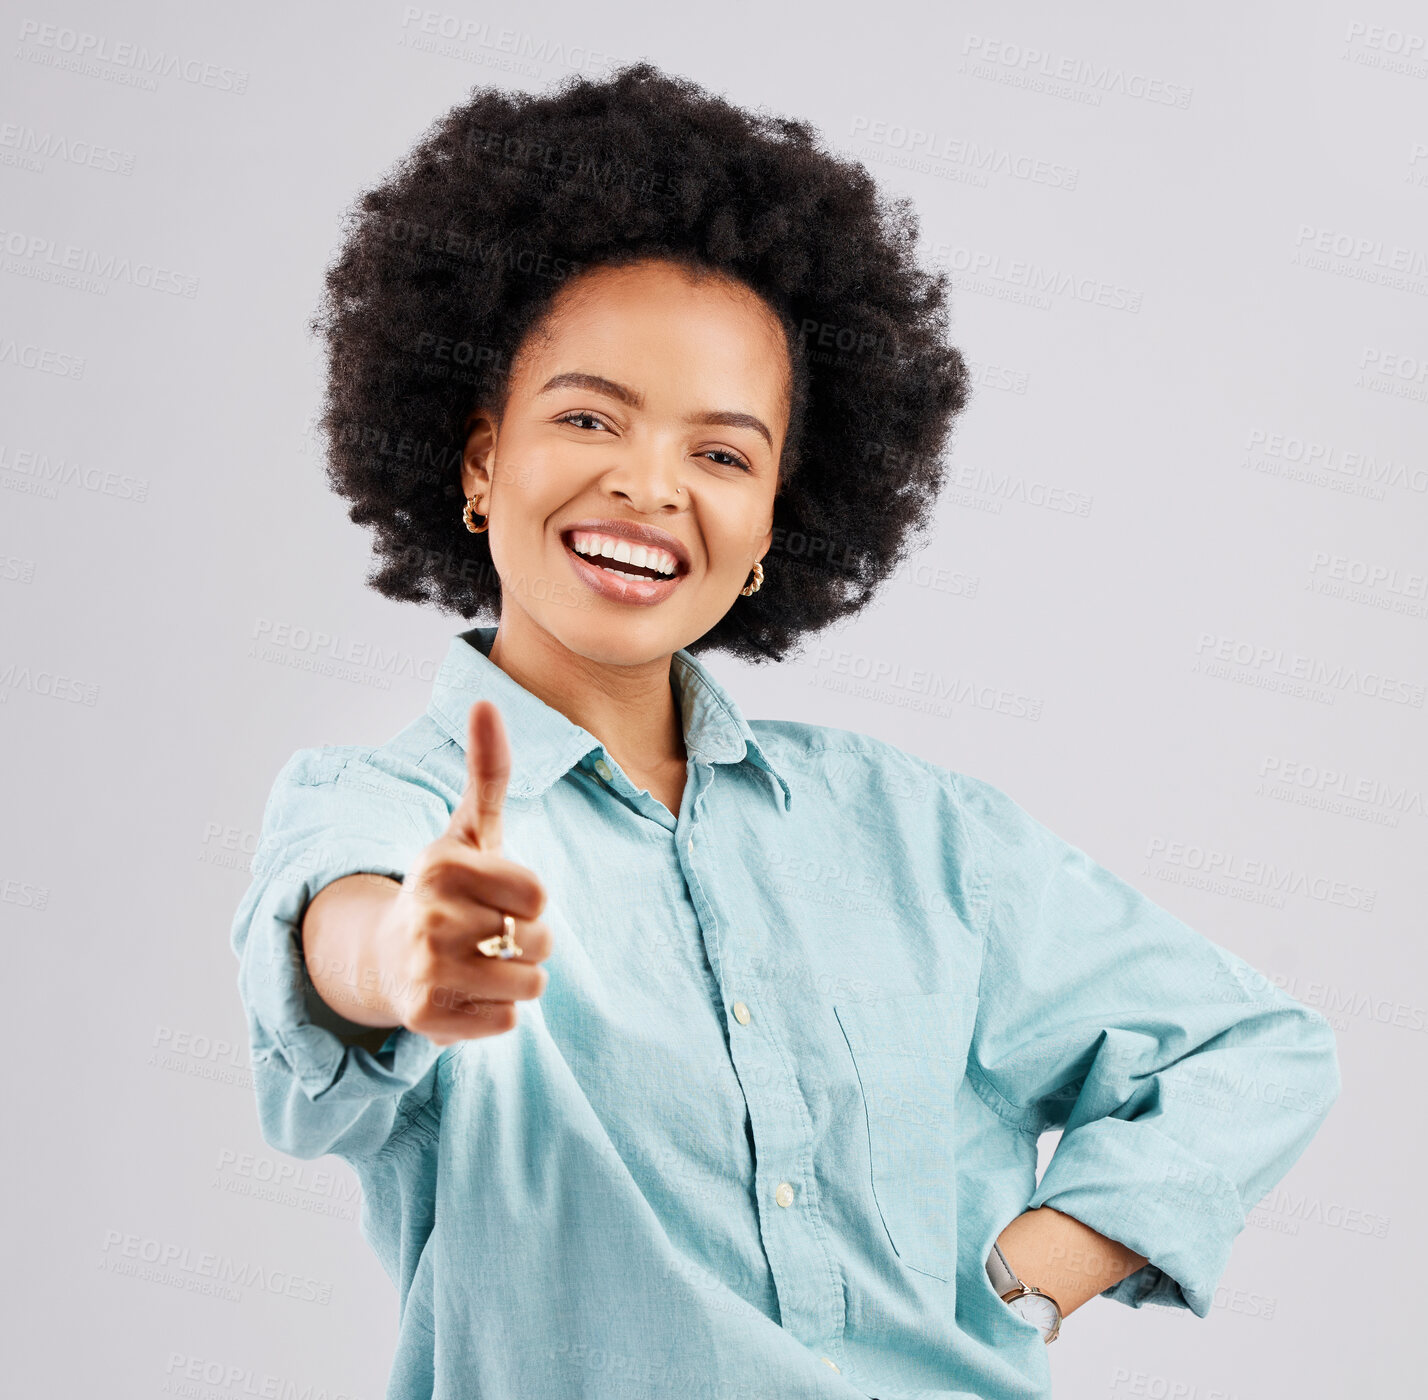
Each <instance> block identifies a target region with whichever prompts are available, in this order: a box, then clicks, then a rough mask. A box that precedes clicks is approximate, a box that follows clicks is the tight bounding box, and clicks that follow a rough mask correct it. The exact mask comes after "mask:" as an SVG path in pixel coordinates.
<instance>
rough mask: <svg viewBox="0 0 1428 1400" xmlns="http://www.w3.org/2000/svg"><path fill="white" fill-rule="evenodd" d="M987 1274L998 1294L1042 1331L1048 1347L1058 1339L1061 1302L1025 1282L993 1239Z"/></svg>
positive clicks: (1003, 1300)
mask: <svg viewBox="0 0 1428 1400" xmlns="http://www.w3.org/2000/svg"><path fill="white" fill-rule="evenodd" d="M987 1277H988V1278H989V1279H991V1281H992V1287H993V1288H995V1289H996V1290H997V1297H999V1298H1000V1299H1001V1300H1002V1302H1004V1303H1005V1304H1006V1305H1007V1307H1009V1308H1011V1309H1013V1310H1014V1311H1015V1312H1017V1313H1019V1314H1020V1315H1021V1316H1022V1317H1024V1318H1025V1319H1026V1320H1027V1321H1028V1322H1029V1323H1031V1325H1032V1326H1033V1327H1035V1328H1036V1329H1037V1330H1038V1331H1039V1332H1040V1333H1041V1340H1042V1341H1043V1342H1045V1343H1046V1344H1047V1345H1048V1346H1049V1345H1050V1344H1051V1343H1052V1342H1054V1341H1055V1340H1056V1337H1057V1334H1058V1333H1059V1332H1060V1331H1061V1304H1060V1303H1058V1302H1057V1301H1056V1299H1055V1298H1053V1297H1052V1296H1051V1295H1050V1294H1049V1293H1043V1292H1042V1291H1041V1289H1039V1288H1036V1287H1034V1286H1033V1285H1031V1284H1029V1283H1023V1282H1022V1281H1021V1280H1020V1279H1019V1278H1018V1277H1017V1276H1016V1271H1015V1270H1014V1269H1013V1268H1012V1266H1011V1265H1010V1264H1008V1263H1007V1257H1006V1255H1005V1254H1003V1253H1002V1247H1001V1245H999V1244H997V1243H996V1241H993V1242H992V1252H991V1253H990V1254H989V1255H987Z"/></svg>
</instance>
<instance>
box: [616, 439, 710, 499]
mask: <svg viewBox="0 0 1428 1400" xmlns="http://www.w3.org/2000/svg"><path fill="white" fill-rule="evenodd" d="M682 465H683V463H682V459H681V458H680V456H679V454H678V452H677V451H671V449H670V448H669V447H668V446H664V447H662V446H661V445H660V444H659V443H657V442H653V441H650V442H645V443H634V442H629V441H627V442H625V443H623V444H621V446H620V450H619V461H618V462H616V463H615V464H614V465H612V466H611V467H610V468H609V470H608V471H606V473H605V475H604V477H603V479H602V482H601V485H602V486H603V488H604V489H605V490H606V491H608V492H609V493H610V495H612V496H614V497H616V498H617V499H620V500H623V501H626V502H628V504H629V508H630V509H631V510H632V511H634V512H635V513H636V514H638V515H655V514H657V513H658V512H659V511H661V510H665V509H669V508H673V509H676V510H677V509H679V508H680V507H681V506H683V505H685V504H686V503H687V502H688V500H689V496H688V493H686V492H683V491H682V490H681V488H682V487H683V485H684V481H683V473H682V471H681V467H682Z"/></svg>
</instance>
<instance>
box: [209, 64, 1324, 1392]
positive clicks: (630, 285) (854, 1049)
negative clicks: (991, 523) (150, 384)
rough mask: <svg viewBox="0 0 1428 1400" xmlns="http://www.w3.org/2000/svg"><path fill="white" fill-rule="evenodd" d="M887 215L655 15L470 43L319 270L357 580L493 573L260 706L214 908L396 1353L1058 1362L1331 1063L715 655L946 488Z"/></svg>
mask: <svg viewBox="0 0 1428 1400" xmlns="http://www.w3.org/2000/svg"><path fill="white" fill-rule="evenodd" d="M915 236H916V224H915V220H914V219H913V216H912V214H911V213H910V211H909V210H908V209H907V208H906V207H905V206H902V205H889V204H887V203H885V202H883V201H880V200H879V198H878V196H877V192H876V189H875V187H874V186H873V184H872V182H871V180H870V179H869V177H868V176H867V174H866V172H865V171H863V170H862V169H861V167H859V166H857V165H855V164H851V163H846V162H843V161H841V160H839V159H837V158H835V157H834V156H832V155H830V154H828V153H826V152H824V151H822V150H821V149H820V148H819V147H818V146H817V144H816V142H815V140H814V138H813V134H812V132H811V130H810V129H809V128H808V127H806V126H804V125H802V124H799V123H792V122H783V121H776V120H771V119H763V118H760V117H756V116H754V115H751V114H749V113H745V112H741V111H739V110H737V109H735V108H733V107H730V106H729V105H727V104H726V103H724V102H723V101H721V100H719V99H717V98H715V97H712V96H711V95H709V94H708V93H705V92H703V91H702V90H700V89H698V88H696V87H694V86H693V85H691V84H688V83H684V82H681V81H677V80H674V79H671V78H668V77H666V76H664V75H662V74H660V73H658V72H657V71H656V70H654V69H653V68H651V67H649V66H648V65H645V64H638V65H634V66H632V67H629V68H626V69H624V70H622V71H620V72H617V73H616V74H614V75H613V77H611V78H610V79H609V80H608V81H605V82H600V83H594V82H589V81H585V80H572V81H570V82H568V83H567V84H566V85H565V86H564V87H562V88H561V89H559V90H557V91H556V92H554V93H552V94H546V95H540V96H535V97H531V96H523V95H519V94H506V93H501V92H497V91H478V92H477V93H475V94H474V95H473V97H472V99H471V100H470V101H469V102H468V103H467V104H466V105H465V106H463V107H460V108H457V109H456V110H454V111H453V112H451V113H450V114H449V115H448V116H447V117H446V118H445V119H444V120H443V121H442V122H440V123H439V124H438V125H437V126H436V127H435V128H434V129H433V130H432V131H431V132H430V133H428V135H427V136H426V138H425V139H424V140H423V141H422V143H421V144H420V145H419V146H418V147H417V148H416V150H415V151H414V152H413V153H412V154H411V155H410V156H409V157H408V159H407V160H406V161H405V162H403V163H402V165H401V166H400V167H399V168H398V170H397V171H396V172H395V173H394V174H393V175H392V176H391V178H390V179H388V180H387V181H386V182H385V183H384V184H383V185H381V186H380V187H379V188H378V189H376V190H374V191H372V192H371V193H369V194H368V195H366V196H365V198H364V199H363V201H362V204H361V210H360V213H359V216H358V218H357V221H356V223H355V226H354V227H353V229H352V230H351V231H350V233H349V236H348V240H347V242H346V244H345V246H344V248H343V250H342V253H341V256H340V258H339V260H338V261H337V263H336V264H335V265H334V267H333V268H332V270H331V271H330V273H329V278H328V292H329V295H328V299H327V302H326V306H325V314H324V317H323V319H322V320H321V321H320V322H319V325H320V328H321V329H322V330H323V332H324V333H325V335H326V337H327V342H328V346H329V350H330V355H331V378H330V388H329V398H328V405H327V417H326V426H327V430H328V433H329V438H330V443H331V457H330V461H331V468H330V470H331V475H332V480H333V483H334V485H335V486H336V488H337V489H338V490H339V491H341V492H342V493H343V494H344V495H345V496H346V497H347V498H348V499H349V500H350V501H351V502H352V510H351V515H352V518H353V519H354V520H357V521H359V522H360V523H364V524H370V525H372V526H373V527H374V528H375V530H376V534H377V544H378V548H379V550H380V552H381V554H382V556H383V560H384V562H383V565H382V567H381V568H380V569H379V570H378V571H377V572H376V573H375V574H374V576H373V578H372V580H371V581H372V582H373V583H374V585H375V586H376V587H377V588H378V589H380V590H381V591H382V592H383V593H384V594H386V595H387V596H389V597H393V598H402V599H408V600H413V601H431V602H435V603H436V604H438V605H439V606H441V607H443V608H445V609H448V610H451V611H454V612H457V613H459V614H461V615H462V616H465V617H468V618H469V617H471V616H474V615H479V614H482V613H486V614H487V615H491V614H494V615H495V616H496V617H497V618H498V622H497V625H495V626H476V627H473V628H472V629H470V630H469V631H465V632H462V633H460V634H459V635H457V636H456V637H455V638H454V639H453V640H452V642H451V645H450V650H449V653H448V655H447V658H446V661H445V664H444V665H443V667H442V669H441V672H440V674H439V676H438V678H437V681H436V684H435V688H434V693H433V696H432V700H431V704H430V707H429V708H428V710H427V712H426V713H425V714H424V715H422V716H421V717H420V718H418V719H416V720H415V721H414V722H413V723H411V724H410V725H408V726H407V727H406V728H405V729H403V730H402V731H401V732H400V733H398V734H397V735H395V736H394V737H393V738H391V739H390V740H388V741H387V742H386V743H384V744H381V745H379V746H376V747H372V748H368V747H361V746H344V747H336V746H327V747H321V748H310V749H303V750H300V751H299V752H297V753H296V754H294V755H293V757H292V758H291V759H290V760H289V762H288V763H287V764H286V766H285V767H284V768H283V769H282V771H281V772H280V773H279V775H278V778H277V781H276V783H275V785H274V788H273V791H272V795H271V797H270V799H269V802H268V805H267V809H266V812H265V815H264V820H263V832H262V840H261V845H260V849H259V852H258V855H257V858H256V860H255V863H254V880H253V884H252V886H251V888H250V889H249V891H248V894H247V896H246V897H245V899H244V902H243V905H242V907H241V908H240V909H239V911H238V914H237V917H236V920H235V923H234V928H233V946H234V949H235V951H236V952H237V954H238V955H239V958H240V960H241V975H240V983H241V988H242V992H243V996H244V1002H245V1006H246V1008H247V1012H248V1017H249V1026H250V1031H251V1036H252V1051H253V1061H254V1066H255V1080H256V1090H257V1099H258V1108H259V1115H260V1121H261V1126H262V1132H263V1136H264V1138H265V1139H266V1141H267V1142H268V1143H269V1144H271V1145H272V1146H274V1147H276V1148H279V1149H281V1150H283V1151H285V1152H288V1153H291V1154H293V1155H295V1156H298V1157H304V1158H310V1157H316V1156H319V1155H322V1154H324V1153H329V1152H331V1153H336V1154H337V1155H339V1156H341V1157H343V1158H345V1159H346V1160H347V1161H348V1162H350V1163H351V1165H352V1166H353V1168H354V1169H355V1171H356V1172H357V1174H358V1176H359V1177H360V1179H361V1183H362V1186H363V1190H364V1199H365V1206H364V1212H363V1218H362V1223H363V1229H364V1233H365V1234H366V1236H367V1238H368V1240H369V1241H370V1242H371V1244H372V1245H373V1247H374V1248H375V1249H376V1251H377V1252H378V1254H379V1256H380V1257H381V1260H382V1263H383V1264H384V1266H385V1267H386V1269H387V1271H388V1273H389V1274H390V1276H391V1278H392V1279H393V1281H394V1283H395V1284H396V1285H397V1287H398V1290H399V1293H400V1298H401V1330H400V1339H399V1343H398V1350H397V1355H396V1358H395V1363H394V1367H393V1371H392V1376H391V1379H390V1382H389V1388H388V1391H387V1394H388V1396H390V1397H403V1400H406V1398H407V1397H416V1396H423V1397H426V1396H437V1397H456V1396H474V1395H480V1396H482V1397H491V1398H494V1400H507V1398H508V1397H509V1400H516V1397H561V1396H575V1395H580V1396H645V1395H648V1396H670V1395H678V1396H686V1395H697V1396H704V1395H709V1396H751V1397H752V1396H777V1397H781V1398H782V1397H801V1396H808V1397H813V1396H824V1397H838V1396H848V1397H858V1396H869V1395H871V1396H877V1397H882V1400H897V1398H898V1397H912V1396H918V1397H925V1398H930V1397H940V1398H945V1400H954V1397H957V1398H958V1400H961V1398H964V1397H971V1396H975V1397H979V1400H1011V1398H1012V1397H1036V1396H1045V1395H1047V1394H1049V1382H1050V1376H1049V1371H1048V1367H1047V1360H1046V1351H1045V1344H1046V1342H1048V1341H1050V1340H1052V1339H1053V1338H1054V1337H1055V1336H1056V1334H1057V1331H1058V1329H1059V1328H1060V1327H1061V1326H1062V1325H1063V1323H1064V1321H1065V1319H1067V1318H1068V1317H1070V1315H1071V1314H1072V1313H1073V1312H1074V1311H1075V1310H1076V1309H1077V1308H1079V1307H1080V1306H1081V1305H1082V1304H1083V1303H1085V1302H1086V1301H1088V1300H1089V1299H1090V1298H1092V1297H1094V1296H1095V1295H1096V1294H1098V1293H1103V1294H1105V1295H1106V1296H1107V1297H1110V1298H1114V1299H1116V1300H1118V1301H1120V1302H1122V1303H1126V1304H1129V1305H1131V1306H1133V1307H1139V1306H1141V1305H1142V1304H1144V1303H1147V1302H1154V1303H1161V1304H1165V1305H1169V1306H1176V1307H1187V1308H1190V1309H1191V1310H1193V1311H1194V1312H1195V1313H1197V1314H1199V1315H1200V1316H1204V1315H1205V1314H1206V1313H1207V1311H1208V1309H1209V1307H1210V1305H1211V1302H1212V1299H1213V1295H1214V1289H1215V1286H1216V1281H1217V1280H1218V1279H1219V1277H1220V1275H1221V1273H1222V1271H1223V1269H1224V1266H1225V1263H1226V1260H1227V1257H1228V1253H1229V1248H1230V1244H1231V1241H1232V1240H1233V1238H1234V1236H1235V1235H1236V1234H1237V1233H1238V1232H1239V1231H1240V1229H1241V1228H1243V1225H1244V1221H1245V1213H1246V1211H1248V1210H1249V1209H1251V1208H1252V1207H1253V1206H1254V1204H1255V1203H1256V1202H1257V1201H1258V1200H1259V1199H1260V1198H1261V1197H1262V1196H1263V1195H1264V1194H1265V1193H1266V1192H1267V1191H1268V1190H1269V1189H1270V1188H1271V1187H1272V1186H1273V1185H1274V1184H1275V1182H1277V1181H1278V1180H1279V1179H1280V1178H1281V1177H1282V1176H1283V1174H1284V1173H1285V1172H1286V1171H1287V1170H1288V1169H1289V1167H1290V1166H1291V1165H1292V1163H1293V1162H1294V1161H1295V1160H1296V1159H1297V1157H1298V1156H1299V1154H1300V1153H1301V1152H1302V1151H1303V1149H1304V1148H1305V1146H1306V1145H1307V1143H1308V1141H1309V1140H1310V1138H1311V1136H1312V1135H1313V1133H1314V1131H1315V1130H1316V1128H1317V1126H1318V1124H1319V1123H1320V1122H1321V1121H1322V1119H1323V1116H1324V1114H1325V1113H1326V1111H1327V1109H1328V1107H1329V1104H1330V1103H1331V1102H1332V1100H1333V1099H1334V1097H1335V1095H1336V1094H1337V1091H1338V1086H1339V1080H1338V1065H1337V1060H1336V1056H1335V1047H1334V1041H1333V1036H1332V1034H1331V1032H1330V1030H1329V1028H1328V1025H1327V1023H1326V1022H1325V1020H1324V1019H1323V1018H1322V1017H1321V1016H1319V1015H1318V1014H1317V1013H1316V1012H1314V1011H1312V1010H1310V1009H1308V1008H1306V1007H1304V1006H1302V1005H1300V1004H1299V1003H1297V1002H1295V1001H1293V1000H1291V999H1290V998H1289V997H1287V996H1285V995H1284V994H1283V993H1282V992H1280V991H1279V990H1278V989H1276V988H1274V987H1273V986H1271V985H1269V984H1268V983H1267V982H1266V981H1265V980H1264V979H1263V978H1261V977H1259V976H1258V975H1256V974H1255V973H1254V971H1253V970H1252V969H1251V968H1249V967H1248V966H1247V965H1246V964H1245V963H1244V962H1243V961H1242V960H1241V959H1239V958H1238V957H1236V956H1235V955H1234V954H1232V953H1230V952H1229V951H1227V950H1226V949H1224V948H1221V947H1219V946H1218V945H1216V944H1214V943H1212V942H1210V941H1208V940H1207V939H1205V938H1203V937H1202V936H1200V935H1199V934H1198V933H1196V932H1194V931H1192V930H1191V929H1190V928H1188V927H1187V926H1186V925H1184V924H1183V923H1181V922H1180V921H1179V920H1177V919H1176V918H1175V917H1173V916H1172V915H1171V914H1169V913H1168V912H1167V911H1165V910H1163V909H1161V908H1159V907H1157V906H1156V905H1155V904H1153V903H1151V902H1150V901H1149V900H1148V899H1146V898H1145V897H1144V896H1143V895H1141V894H1140V893H1139V892H1138V891H1136V890H1134V889H1132V888H1131V887H1130V886H1128V885H1127V884H1125V883H1124V882H1123V881H1121V880H1120V879H1118V878H1117V877H1116V876H1115V875H1114V874H1112V873H1111V872H1110V871H1108V870H1106V869H1104V868H1103V867H1101V866H1098V865H1097V864H1095V863H1094V862H1093V861H1092V860H1091V859H1090V858H1089V857H1088V856H1087V855H1086V854H1085V853H1084V852H1083V851H1080V850H1079V849H1077V848H1076V847H1074V846H1072V845H1070V844H1068V843H1067V842H1065V841H1063V840H1061V839H1060V838H1059V837H1057V836H1055V835H1054V834H1053V833H1052V832H1050V831H1049V830H1048V829H1047V828H1046V827H1044V826H1042V825H1041V824H1040V823H1038V822H1037V821H1036V820H1035V819H1033V818H1032V817H1031V816H1029V815H1028V814H1027V813H1026V812H1025V811H1023V810H1022V808H1021V807H1019V806H1018V805H1017V804H1016V803H1015V802H1014V801H1012V799H1011V798H1009V797H1008V796H1007V795H1006V794H1004V793H1003V792H1001V791H999V790H998V789H997V788H995V787H993V786H992V785H991V784H989V783H987V782H984V781H981V780H979V779H977V778H975V777H973V776H970V775H968V774H965V773H961V772H957V771H953V770H951V769H947V768H943V767H940V766H938V765H936V764H934V763H931V762H929V761H927V760H924V759H921V758H919V757H917V756H915V755H912V754H909V753H905V752H903V751H901V750H900V749H898V748H896V747H895V746H893V745H891V744H889V743H887V742H885V741H882V740H878V739H874V738H872V737H870V736H867V735H862V734H858V733H855V732H852V731H849V730H842V729H834V728H829V727H826V726H819V725H811V724H804V723H801V722H798V721H794V720H759V721H752V722H750V721H748V720H746V719H745V718H744V716H743V715H742V714H741V713H740V710H739V708H738V706H737V705H736V704H735V703H734V701H733V699H732V698H731V697H730V695H729V694H728V692H727V691H726V690H725V689H724V688H723V687H722V686H721V685H720V683H719V682H718V681H717V680H716V679H715V677H714V675H713V673H712V672H711V671H710V670H709V669H708V667H707V666H706V664H705V663H704V661H703V659H702V655H700V654H702V653H704V652H711V651H717V650H724V651H729V652H733V653H734V654H736V655H739V656H742V657H745V658H747V659H750V660H754V661H764V660H770V659H779V658H781V657H782V656H784V655H785V654H787V652H788V651H789V650H790V649H791V648H792V647H793V646H794V645H795V643H796V642H797V641H798V640H799V639H800V638H801V637H803V636H805V635H806V634H808V633H810V632H813V631H815V630H817V629H819V628H821V627H824V626H826V625H828V624H829V623H831V622H833V621H835V620H836V619H838V618H840V617H843V616H847V615H851V614H852V613H855V612H856V611H857V610H858V609H859V608H860V607H862V606H863V605H864V604H865V603H866V602H867V601H868V599H869V598H870V597H871V596H872V594H873V593H874V591H875V590H876V587H877V585H878V584H879V583H880V582H881V581H882V580H884V579H885V578H886V577H887V576H888V575H889V573H891V572H892V570H893V569H894V568H895V566H896V563H897V561H898V560H899V558H900V557H901V556H902V553H903V552H904V550H905V548H906V545H907V543H908V541H909V540H910V539H911V537H912V535H913V533H914V532H915V531H916V530H917V529H918V528H921V527H923V526H924V525H925V523H926V521H927V519H928V518H929V512H930V510H931V508H932V506H933V504H934V502H935V497H936V492H937V487H938V485H939V484H940V479H941V477H940V472H941V468H940V466H939V454H940V452H941V450H942V448H943V447H944V446H945V443H946V439H947V435H948V432H949V429H950V426H951V422H952V420H953V418H954V417H955V415H956V414H957V413H958V412H960V411H961V409H962V408H963V406H964V404H965V402H966V397H967V375H966V369H965V366H964V364H963V361H962V359H961V357H960V355H959V354H958V353H957V351H956V350H955V349H953V348H951V347H949V346H948V345H947V344H946V343H945V338H944V332H945V327H946V310H945V286H944V283H943V281H942V279H934V278H929V277H927V276H926V275H925V274H923V273H922V272H920V271H919V270H918V269H917V268H916V267H915V266H914V264H913V261H912V256H911V250H912V248H913V246H914V243H915ZM1270 1087H1272V1088H1273V1089H1274V1092H1273V1093H1270V1092H1268V1090H1269V1088H1270ZM1049 1129H1061V1130H1062V1137H1061V1139H1060V1141H1059V1143H1058V1145H1057V1149H1056V1152H1055V1154H1054V1157H1053V1160H1052V1161H1051V1163H1050V1165H1049V1167H1048V1168H1047V1170H1046V1172H1045V1174H1044V1176H1043V1178H1042V1180H1041V1182H1040V1184H1038V1183H1037V1180H1036V1164H1037V1139H1038V1136H1039V1134H1040V1133H1042V1132H1043V1131H1046V1130H1049ZM1070 1325H1074V1324H1070Z"/></svg>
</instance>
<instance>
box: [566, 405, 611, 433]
mask: <svg viewBox="0 0 1428 1400" xmlns="http://www.w3.org/2000/svg"><path fill="white" fill-rule="evenodd" d="M577 419H584V420H585V421H587V422H590V423H593V424H595V426H596V427H597V428H599V429H601V430H602V431H603V432H609V431H610V430H609V428H608V427H606V425H605V423H604V421H603V420H602V419H600V418H597V417H596V416H595V415H594V414H593V413H589V412H587V411H586V410H585V409H583V408H577V409H574V410H572V411H571V412H570V413H562V414H561V415H560V417H559V418H557V419H556V420H555V421H556V422H557V423H570V424H571V425H572V426H574V427H581V426H582V424H581V423H578V422H576V420H577ZM586 431H587V432H588V431H590V430H589V429H588V428H587V429H586Z"/></svg>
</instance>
